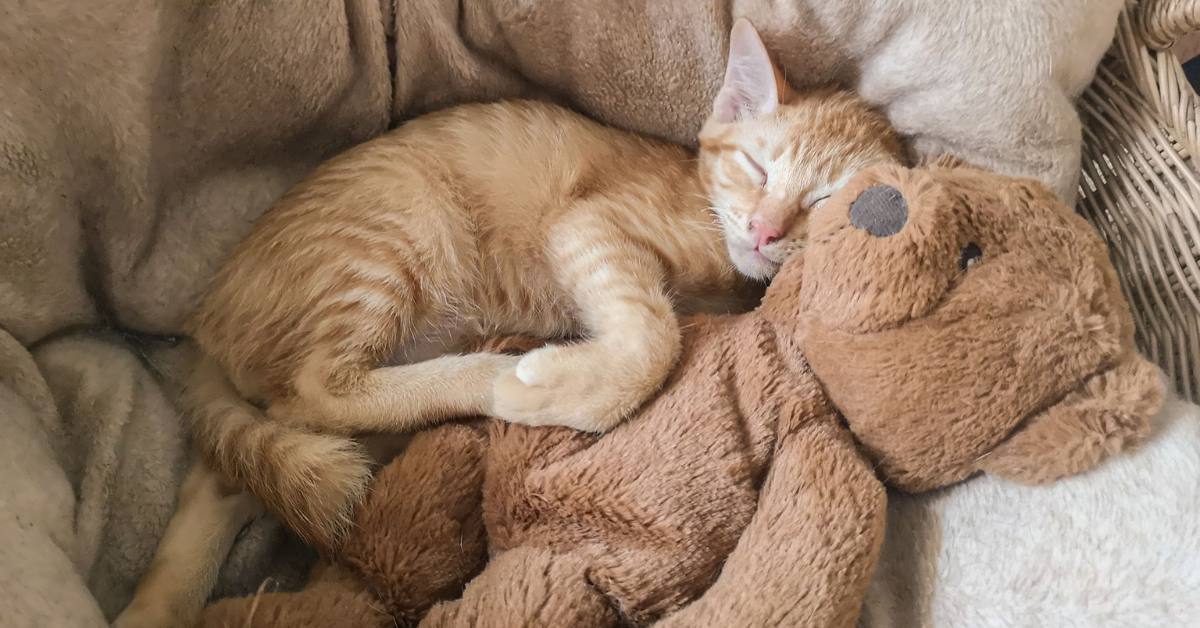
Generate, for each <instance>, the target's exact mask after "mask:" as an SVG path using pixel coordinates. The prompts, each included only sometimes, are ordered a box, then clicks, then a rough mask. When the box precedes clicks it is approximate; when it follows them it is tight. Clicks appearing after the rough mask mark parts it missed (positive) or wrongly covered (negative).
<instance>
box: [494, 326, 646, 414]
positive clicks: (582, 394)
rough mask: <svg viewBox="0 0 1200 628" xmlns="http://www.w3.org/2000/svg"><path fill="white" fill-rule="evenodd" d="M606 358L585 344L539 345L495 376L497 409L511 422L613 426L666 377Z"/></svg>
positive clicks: (495, 405)
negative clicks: (616, 365)
mask: <svg viewBox="0 0 1200 628" xmlns="http://www.w3.org/2000/svg"><path fill="white" fill-rule="evenodd" d="M606 358H608V356H606V355H604V353H603V352H601V351H599V350H597V349H596V348H594V347H592V346H590V345H586V344H582V345H573V346H565V347H563V346H549V347H542V348H540V349H535V350H534V351H531V352H529V353H528V354H526V355H525V356H524V357H523V358H521V360H520V361H519V362H517V365H516V367H515V368H513V369H511V370H509V371H506V372H504V373H501V374H500V375H499V377H497V378H496V381H495V384H494V386H493V397H492V414H493V415H495V416H496V417H498V418H501V419H504V420H505V421H509V422H511V423H523V424H525V425H563V426H566V427H572V428H575V429H578V430H583V431H587V432H605V431H608V430H609V429H612V428H613V427H614V426H615V425H616V424H617V423H619V422H620V421H621V419H623V418H625V416H626V415H627V414H629V412H631V411H632V410H633V409H634V408H636V407H637V406H638V405H639V404H640V403H641V402H642V401H643V400H645V398H646V397H648V396H649V395H650V394H651V393H652V392H654V390H655V389H657V388H658V386H659V385H660V384H661V383H662V381H661V380H662V377H661V376H655V375H639V374H636V373H632V372H631V371H630V369H622V368H614V367H613V365H612V364H611V363H610V362H611V360H612V358H608V359H606Z"/></svg>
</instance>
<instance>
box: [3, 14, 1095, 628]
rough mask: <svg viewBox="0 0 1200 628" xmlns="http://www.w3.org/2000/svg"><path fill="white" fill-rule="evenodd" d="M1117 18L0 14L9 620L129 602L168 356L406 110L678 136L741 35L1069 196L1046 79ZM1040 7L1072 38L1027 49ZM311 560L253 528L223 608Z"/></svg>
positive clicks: (806, 77)
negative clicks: (585, 122)
mask: <svg viewBox="0 0 1200 628" xmlns="http://www.w3.org/2000/svg"><path fill="white" fill-rule="evenodd" d="M1115 2H1116V3H1114V0H1056V2H1053V3H1045V2H1043V0H1014V1H1013V2H1009V3H1001V4H1005V5H1006V7H1005V8H1004V10H1003V11H1002V12H1001V13H999V14H997V16H996V17H995V19H993V18H991V17H988V18H987V19H989V20H991V22H989V23H990V24H991V23H994V24H993V25H992V26H990V27H989V28H988V29H984V30H982V31H978V33H984V35H982V36H981V35H979V34H978V33H976V34H975V35H970V37H968V36H967V35H964V33H967V34H970V32H971V31H970V29H967V30H966V31H964V29H962V28H960V26H961V24H962V20H963V19H966V18H968V17H970V15H968V14H969V13H970V12H972V11H976V12H977V11H988V10H992V9H988V8H987V7H989V6H991V0H987V1H986V2H985V1H984V0H967V1H964V2H960V3H958V4H955V3H949V4H946V3H940V2H939V3H930V0H908V1H907V2H894V1H886V2H885V1H884V0H777V1H774V2H768V1H767V0H732V1H730V0H613V1H611V2H604V3H600V2H579V1H578V0H461V1H460V0H400V1H398V2H397V1H396V0H382V1H380V0H345V1H339V0H286V1H285V0H226V1H223V2H211V1H205V0H181V1H175V2H166V1H165V0H107V1H106V2H93V3H80V2H77V1H74V0H40V1H38V2H34V1H32V0H9V1H8V2H5V3H4V5H3V6H2V7H0V625H2V626H4V627H5V628H7V627H8V626H37V627H39V628H41V627H57V626H70V627H84V626H103V625H106V623H107V620H108V619H111V618H112V617H114V616H115V614H116V613H117V612H119V611H120V610H121V608H122V607H123V605H124V604H125V603H126V602H127V601H128V599H129V598H130V596H131V594H132V588H133V586H134V584H135V583H136V580H137V578H138V576H139V575H140V573H141V572H142V570H144V569H145V567H146V566H147V564H148V563H149V560H150V558H151V555H152V553H153V550H154V547H155V544H156V543H157V540H158V538H159V536H160V535H161V534H162V532H163V530H164V528H165V526H166V523H167V520H168V518H169V516H170V514H171V510H172V507H173V502H174V499H175V490H176V487H177V485H178V483H179V482H180V480H181V478H182V474H183V472H184V470H185V469H186V466H187V459H188V457H189V452H188V448H187V443H186V437H185V435H184V434H183V432H182V429H181V422H180V419H179V416H178V412H177V410H176V407H175V404H174V401H173V399H174V394H175V390H176V386H177V382H178V375H179V373H180V371H181V369H182V368H183V365H182V363H181V357H180V354H179V350H178V348H177V347H176V346H175V338H174V335H175V334H177V333H179V330H180V325H181V321H182V320H183V319H184V317H185V315H186V314H187V312H188V311H189V310H190V308H191V307H192V306H193V305H194V304H195V303H196V301H197V299H198V297H199V296H200V294H201V292H202V290H203V289H204V287H205V284H206V282H207V280H208V278H209V276H210V275H211V274H212V272H213V271H214V269H215V268H216V267H217V265H218V264H220V262H221V260H222V257H223V256H224V255H225V253H226V252H227V251H228V250H229V249H230V248H231V247H232V246H233V244H234V243H235V242H237V241H238V240H239V238H241V237H242V236H243V235H244V234H245V233H246V232H247V230H248V229H249V226H250V224H251V222H252V221H253V220H254V219H255V217H256V216H258V215H259V214H260V213H261V212H262V211H263V210H264V209H265V208H266V207H267V206H268V205H269V204H270V202H271V201H272V200H273V199H274V198H276V197H277V196H278V195H279V194H281V193H282V192H283V191H284V190H285V189H286V188H288V187H289V186H290V185H291V184H292V183H294V182H295V181H296V180H297V179H298V178H299V177H301V176H302V175H304V174H305V173H306V172H307V171H308V170H310V169H311V168H312V167H313V166H314V165H315V164H317V163H319V162H320V161H321V160H323V159H325V158H328V157H330V156H331V155H333V154H334V153H336V152H338V151H339V150H341V149H344V148H346V147H348V146H350V145H352V144H354V143H357V142H360V141H362V140H365V139H367V138H369V137H371V136H373V135H375V134H377V133H379V132H381V131H383V130H384V129H386V128H388V127H389V126H390V125H393V124H395V123H397V122H399V121H402V120H404V119H406V118H408V117H411V116H413V115H416V114H418V113H421V112H424V111H427V110H431V109H435V108H438V107H442V106H446V105H450V104H453V103H459V102H464V101H469V100H480V99H492V98H497V97H511V96H541V97H547V98H554V99H558V100H560V101H562V102H564V103H566V104H569V105H572V106H575V107H577V108H579V109H581V110H583V111H584V112H586V113H588V114H590V115H592V116H595V117H597V118H599V119H601V120H602V121H605V122H607V123H610V124H614V125H617V126H621V127H623V128H627V129H631V130H635V131H641V132H645V133H650V134H654V135H658V136H662V137H666V138H669V139H673V140H678V141H683V142H689V141H690V140H691V138H692V135H693V133H694V132H695V131H696V129H697V128H698V126H699V124H700V123H701V121H702V119H703V117H704V115H705V114H706V112H707V109H708V103H709V101H710V98H711V97H712V95H713V94H714V93H715V91H716V89H717V87H718V85H719V81H720V78H721V73H722V66H723V63H724V49H725V46H726V34H727V33H728V29H729V26H730V24H731V23H732V19H733V18H734V17H738V16H742V15H746V16H749V17H750V18H751V19H752V20H753V21H754V22H755V23H756V24H757V25H758V27H759V29H760V30H762V31H763V33H764V39H765V40H766V41H767V43H768V45H769V46H771V47H772V48H773V49H776V50H778V51H779V56H780V61H781V63H782V65H783V66H784V68H785V69H786V70H787V73H788V77H789V79H790V80H792V82H793V83H796V84H797V86H799V87H804V86H805V85H809V84H814V83H817V82H821V81H826V80H837V81H841V82H843V83H846V84H849V85H854V86H856V87H858V88H859V89H860V90H862V91H863V93H864V94H868V95H869V96H870V97H871V98H872V99H873V100H875V101H876V102H878V103H879V104H881V105H882V106H884V107H885V108H887V109H888V111H889V114H890V115H891V116H892V117H893V120H894V121H896V123H897V125H898V126H900V127H901V129H902V130H903V131H904V132H905V133H907V134H909V135H911V136H912V137H913V139H914V141H915V143H916V145H917V146H918V148H919V149H921V150H922V151H924V152H927V153H932V152H935V151H937V150H941V149H945V148H950V149H952V150H954V151H956V152H958V153H960V155H961V156H964V157H966V158H968V159H972V160H974V161H976V162H979V163H983V164H985V165H990V166H992V167H994V168H996V169H998V170H1001V171H1005V172H1013V173H1020V174H1032V175H1035V176H1040V177H1042V178H1043V179H1045V180H1046V181H1047V182H1048V183H1050V184H1052V185H1054V186H1055V188H1056V189H1058V190H1059V191H1060V192H1061V193H1063V194H1064V195H1069V194H1071V193H1072V190H1073V189H1074V177H1075V172H1076V171H1077V168H1076V160H1077V159H1078V129H1077V128H1076V126H1075V125H1077V122H1076V121H1075V120H1074V118H1073V116H1072V115H1070V114H1064V113H1063V112H1064V111H1069V105H1064V103H1069V102H1070V99H1071V98H1072V97H1073V96H1074V95H1075V94H1076V93H1078V91H1079V90H1080V89H1081V88H1082V87H1083V84H1084V83H1086V81H1087V78H1088V77H1087V75H1088V74H1089V73H1090V71H1091V70H1090V68H1088V69H1087V70H1086V71H1085V72H1083V73H1082V74H1079V73H1072V72H1065V73H1064V72H1062V71H1060V70H1061V68H1053V67H1048V66H1047V64H1045V63H1042V62H1041V60H1042V59H1043V58H1044V57H1045V55H1046V54H1049V53H1048V52H1047V51H1048V50H1050V49H1052V48H1053V49H1055V50H1057V49H1058V48H1061V47H1062V46H1065V45H1067V44H1068V43H1071V42H1076V40H1078V39H1079V38H1080V37H1081V35H1080V33H1079V32H1076V31H1073V30H1071V29H1072V28H1073V27H1071V26H1070V25H1071V24H1076V23H1079V24H1084V23H1086V24H1093V23H1094V24H1099V28H1100V30H1101V32H1100V33H1099V35H1095V34H1094V33H1093V37H1092V38H1093V39H1096V38H1097V37H1098V39H1099V41H1100V44H1101V45H1100V46H1099V47H1097V46H1096V45H1095V43H1094V42H1093V43H1092V44H1091V45H1090V46H1085V47H1086V48H1087V50H1091V51H1092V52H1086V51H1085V52H1086V54H1087V55H1091V61H1090V63H1091V64H1093V65H1094V63H1095V57H1097V56H1098V54H1099V51H1100V50H1102V49H1103V44H1104V40H1106V39H1107V38H1108V37H1109V36H1110V35H1111V32H1112V31H1111V20H1110V19H1109V17H1110V15H1111V14H1114V11H1115V9H1113V7H1115V6H1117V4H1119V0H1115ZM916 4H925V5H929V6H930V7H936V6H946V7H948V8H946V9H944V10H943V9H937V10H933V9H928V8H927V9H928V10H924V11H923V12H921V11H914V10H913V6H914V5H916ZM959 5H961V6H959ZM1048 5H1054V6H1055V7H1057V8H1056V9H1055V10H1062V11H1065V12H1066V13H1067V14H1068V15H1067V18H1069V19H1065V21H1064V20H1057V21H1053V22H1054V23H1055V24H1066V25H1067V26H1066V27H1061V28H1060V27H1055V28H1056V29H1057V30H1055V29H1051V30H1048V31H1045V32H1042V31H1038V30H1037V29H1032V31H1031V30H1030V29H1029V28H1027V27H1028V25H1029V23H1030V22H1029V21H1028V20H1027V19H1026V18H1029V19H1033V16H1034V15H1035V14H1040V13H1039V12H1042V11H1043V10H1044V6H1048ZM956 12H957V13H956ZM914 15H916V16H918V17H919V18H920V19H917V18H916V17H914ZM976 17H978V16H976ZM985 17H986V16H985ZM1085 18H1086V19H1085ZM914 20H916V21H915V22H914ZM918 27H919V28H918ZM1105 28H1107V29H1108V30H1107V33H1105V32H1103V31H1104V29H1105ZM977 30H978V29H977ZM1031 32H1032V39H1029V36H1030V33H1031ZM898 33H908V34H909V35H910V36H911V35H913V34H914V33H916V34H917V35H920V38H919V39H917V40H911V37H910V41H909V42H908V44H904V45H900V44H899V43H898V41H899V40H898V39H897V36H898ZM1017 36H1021V37H1026V40H1025V41H1027V42H1030V44H1029V45H1023V46H1014V45H1012V41H1014V39H1013V38H1014V37H1017ZM1084 39H1087V38H1086V37H1084ZM914 41H916V42H917V43H914ZM901 43H902V42H901ZM917 44H920V45H917ZM1072 45H1074V44H1072ZM1093 49H1094V50H1093ZM1085 56H1086V55H1085ZM1050 65H1051V66H1052V65H1053V63H1051V64H1050ZM1085 65H1087V63H1085ZM889 68H891V69H892V70H895V71H898V72H901V73H903V71H905V68H908V70H907V71H916V70H920V72H919V75H920V76H921V77H923V78H922V79H921V80H918V81H914V82H913V84H911V85H906V84H904V83H903V82H902V81H899V80H898V79H897V76H898V75H897V74H895V72H892V73H889ZM964 68H965V69H964ZM956 95H957V96H956ZM930 103H940V105H939V106H941V105H945V107H946V114H945V115H944V116H941V117H940V118H939V116H938V115H934V114H936V113H937V109H938V107H936V106H931V105H930ZM929 503H932V502H929ZM898 521H901V522H905V521H907V522H908V523H903V525H906V526H910V527H909V528H906V529H908V530H909V533H910V534H924V533H925V532H922V530H925V528H919V527H918V528H912V527H911V525H912V524H913V523H912V518H911V517H909V518H908V519H905V518H904V517H900V518H898ZM918 523H919V522H918ZM928 529H929V530H933V527H930V528H928ZM912 530H916V532H913V531H912ZM968 533H969V531H968V532H964V534H968ZM938 534H940V533H938ZM935 536H936V535H935ZM929 547H940V545H934V546H929ZM927 549H928V547H927ZM933 555H936V552H935V553H934V554H933ZM904 556H905V554H904V552H893V553H890V554H888V559H889V560H892V564H888V565H886V569H885V570H884V571H883V572H881V573H888V574H891V575H892V576H893V577H894V578H896V581H897V583H900V582H909V585H908V586H909V588H905V589H896V588H895V587H892V588H887V587H885V590H887V591H895V590H903V591H909V592H910V594H905V595H902V596H900V598H902V599H907V600H908V601H907V602H905V603H906V604H916V605H918V606H920V607H921V608H926V606H927V604H926V602H927V600H926V599H925V598H924V597H921V596H922V595H924V594H923V593H922V591H924V590H926V589H928V587H931V586H933V583H934V582H935V576H936V573H935V571H931V570H930V569H929V568H928V567H927V566H926V567H922V568H921V569H916V567H915V566H914V567H913V569H911V570H910V569H909V567H908V565H907V563H906V561H905V559H904ZM309 560H311V555H310V553H309V552H308V551H307V550H305V549H304V548H302V547H301V546H300V545H299V544H298V543H296V542H295V540H294V539H293V538H291V537H289V536H288V535H287V534H286V533H284V532H282V531H281V530H279V528H278V526H276V525H275V524H273V523H271V522H269V521H264V522H260V523H258V524H256V525H255V526H254V527H253V528H251V529H250V530H248V531H247V533H246V534H245V536H244V538H243V539H242V540H241V541H240V542H239V544H238V546H237V547H236V548H235V550H234V552H233V556H232V557H231V559H230V562H229V563H228V565H227V566H226V568H225V570H224V571H223V574H222V579H221V584H220V585H219V587H218V594H233V593H245V592H247V591H251V590H253V589H254V588H256V587H257V585H258V584H259V583H260V582H261V581H262V580H263V579H264V578H266V577H268V576H270V577H273V578H275V579H276V582H277V583H278V586H281V587H286V586H290V585H292V584H294V583H295V582H297V579H298V578H299V577H300V576H301V574H302V573H303V572H304V569H305V566H306V565H307V563H308V561H309ZM918 562H920V561H918ZM913 578H916V579H917V580H915V581H914V580H912V579H913ZM918 585H920V586H918ZM897 586H900V585H898V584H897ZM922 587H925V588H924V589H922ZM889 604H892V605H895V604H897V602H895V601H892V602H889ZM921 605H925V606H921ZM881 612H882V611H881ZM889 615H890V613H888V612H882V614H881V613H880V612H877V613H874V614H873V615H871V616H872V617H874V618H875V619H874V620H873V621H876V622H878V623H881V625H882V624H883V623H886V622H884V621H883V618H886V617H887V616H889ZM956 625H967V624H961V623H959V624H956ZM980 625H982V624H980Z"/></svg>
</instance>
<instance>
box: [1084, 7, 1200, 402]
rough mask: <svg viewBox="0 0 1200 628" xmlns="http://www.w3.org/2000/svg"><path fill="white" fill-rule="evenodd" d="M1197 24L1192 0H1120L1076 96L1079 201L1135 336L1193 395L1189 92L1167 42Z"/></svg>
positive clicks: (1199, 295)
mask: <svg viewBox="0 0 1200 628" xmlns="http://www.w3.org/2000/svg"><path fill="white" fill-rule="evenodd" d="M1197 30H1200V0H1142V1H1141V2H1130V3H1129V5H1128V6H1127V7H1126V11H1125V13H1124V14H1123V15H1122V16H1121V20H1120V24H1119V25H1118V26H1117V34H1116V39H1115V40H1114V42H1113V46H1112V49H1111V50H1110V51H1109V53H1108V56H1106V57H1105V60H1104V62H1103V63H1101V66H1100V68H1099V70H1098V71H1097V73H1096V80H1095V81H1094V82H1093V83H1092V85H1091V86H1090V87H1088V89H1087V91H1086V92H1084V94H1083V97H1082V100H1081V102H1080V104H1079V111H1080V116H1081V118H1082V120H1083V177H1082V179H1081V181H1080V188H1079V189H1080V201H1079V211H1080V212H1081V213H1082V214H1083V215H1084V216H1085V217H1086V218H1087V219H1088V220H1089V221H1091V223H1092V224H1093V225H1095V226H1096V228H1097V229H1098V230H1099V231H1100V233H1101V235H1102V236H1103V237H1104V238H1105V239H1106V240H1107V242H1108V245H1109V251H1110V253H1109V254H1110V255H1111V256H1112V260H1113V263H1114V264H1115V265H1116V267H1117V272H1118V273H1119V274H1120V277H1121V283H1122V287H1123V289H1124V290H1125V294H1126V295H1127V296H1128V297H1129V300H1130V304H1131V305H1132V307H1133V314H1134V320H1135V322H1136V324H1137V342H1138V346H1139V347H1140V348H1141V350H1142V351H1143V352H1144V353H1145V354H1146V355H1147V356H1148V357H1150V359H1152V360H1154V361H1155V362H1157V363H1158V364H1159V365H1160V366H1162V368H1163V370H1164V371H1166V373H1167V376H1168V377H1169V378H1171V379H1172V380H1173V381H1174V382H1175V386H1176V388H1177V389H1178V391H1179V393H1180V395H1181V396H1183V397H1185V398H1188V399H1191V400H1193V401H1200V209H1198V208H1197V206H1198V203H1197V201H1200V170H1198V169H1197V163H1196V161H1195V160H1194V159H1193V155H1196V154H1197V150H1200V148H1198V147H1200V144H1198V142H1197V140H1198V134H1200V129H1197V107H1198V106H1200V100H1198V99H1197V96H1196V92H1195V90H1193V88H1192V86H1191V85H1190V84H1189V83H1188V81H1187V78H1186V77H1185V76H1184V73H1183V68H1182V66H1181V64H1180V60H1179V58H1178V57H1177V56H1176V55H1175V54H1174V53H1173V52H1171V51H1170V50H1169V48H1170V47H1171V46H1172V44H1173V43H1174V42H1175V40H1176V39H1178V38H1179V37H1182V36H1184V35H1187V34H1190V33H1193V32H1195V31H1197Z"/></svg>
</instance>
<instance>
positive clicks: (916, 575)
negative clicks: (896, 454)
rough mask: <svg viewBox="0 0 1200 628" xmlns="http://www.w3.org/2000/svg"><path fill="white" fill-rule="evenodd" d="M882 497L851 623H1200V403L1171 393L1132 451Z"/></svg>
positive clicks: (1141, 626)
mask: <svg viewBox="0 0 1200 628" xmlns="http://www.w3.org/2000/svg"><path fill="white" fill-rule="evenodd" d="M891 497H892V499H891V504H890V506H889V512H888V514H889V517H890V521H889V524H888V538H887V541H886V544H885V548H884V552H883V560H882V561H881V564H880V568H879V571H878V573H877V574H876V577H875V581H874V582H873V583H872V586H871V591H870V593H869V595H868V600H867V603H866V605H865V607H864V613H863V618H862V620H861V621H860V626H863V627H870V628H891V627H893V626H894V627H896V628H900V627H905V628H913V627H916V626H938V627H955V626H971V627H972V628H993V627H995V628H1001V627H1003V628H1027V627H1032V626H1054V627H1056V628H1075V627H1079V628H1083V627H1087V628H1120V627H1125V626H1128V627H1130V628H1159V627H1161V628H1168V627H1174V626H1179V627H1181V628H1182V627H1196V626H1200V406H1196V405H1194V404H1189V403H1184V402H1182V401H1180V400H1178V399H1175V398H1172V399H1170V400H1169V401H1168V402H1167V404H1166V405H1165V406H1164V407H1163V410H1162V412H1161V413H1160V414H1159V416H1158V417H1157V419H1156V431H1155V434H1154V436H1153V437H1152V438H1151V439H1150V440H1149V441H1148V442H1147V443H1145V444H1144V445H1143V446H1142V447H1140V448H1139V449H1138V450H1137V451H1134V452H1131V453H1129V454H1127V455H1122V456H1119V457H1117V458H1115V459H1112V460H1109V461H1107V462H1105V463H1104V464H1102V465H1100V466H1099V467H1098V468H1096V469H1094V470H1092V471H1090V472H1088V473H1085V474H1082V475H1080V476H1077V477H1073V478H1069V479H1066V480H1062V481H1060V482H1058V483H1056V484H1053V485H1051V486H1046V487H1028V486H1022V485H1018V484H1013V483H1011V482H1007V481H1005V480H1002V479H999V478H994V477H978V478H975V479H972V480H970V481H968V482H965V483H963V484H961V485H958V486H955V487H952V488H950V489H947V490H943V491H940V492H937V493H933V494H929V495H925V496H917V497H912V496H901V495H892V496H891Z"/></svg>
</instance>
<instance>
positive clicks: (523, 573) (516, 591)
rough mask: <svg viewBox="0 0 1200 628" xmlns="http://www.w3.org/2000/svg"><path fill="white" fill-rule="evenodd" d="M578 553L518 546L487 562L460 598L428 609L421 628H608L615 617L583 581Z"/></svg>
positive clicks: (583, 566)
mask: <svg viewBox="0 0 1200 628" xmlns="http://www.w3.org/2000/svg"><path fill="white" fill-rule="evenodd" d="M587 573H588V563H587V562H586V560H585V559H584V557H583V556H582V555H579V554H575V553H570V552H568V553H556V552H553V551H551V550H549V549H546V548H532V547H519V548H516V549H511V550H509V551H507V552H505V553H503V554H501V555H500V556H498V557H496V558H495V559H493V560H492V562H491V564H489V565H488V567H487V569H485V570H484V571H483V573H481V574H480V575H479V577H477V578H475V580H473V581H471V584H469V585H468V586H467V590H466V591H465V592H464V593H463V597H462V599H460V600H457V601H454V602H443V603H441V604H438V605H437V606H435V607H433V609H431V610H430V611H429V615H427V616H426V617H425V620H424V621H423V622H421V628H455V627H463V628H466V627H470V628H513V627H514V626H521V627H522V628H539V627H541V626H545V627H547V628H562V627H564V626H571V627H572V628H608V627H610V626H618V625H620V618H619V617H618V616H617V613H616V611H615V610H614V609H613V607H612V606H611V605H610V604H609V602H608V599H607V598H605V597H604V595H602V594H601V593H600V591H599V590H598V589H597V588H596V587H594V586H592V584H591V582H589V581H588V576H587Z"/></svg>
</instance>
